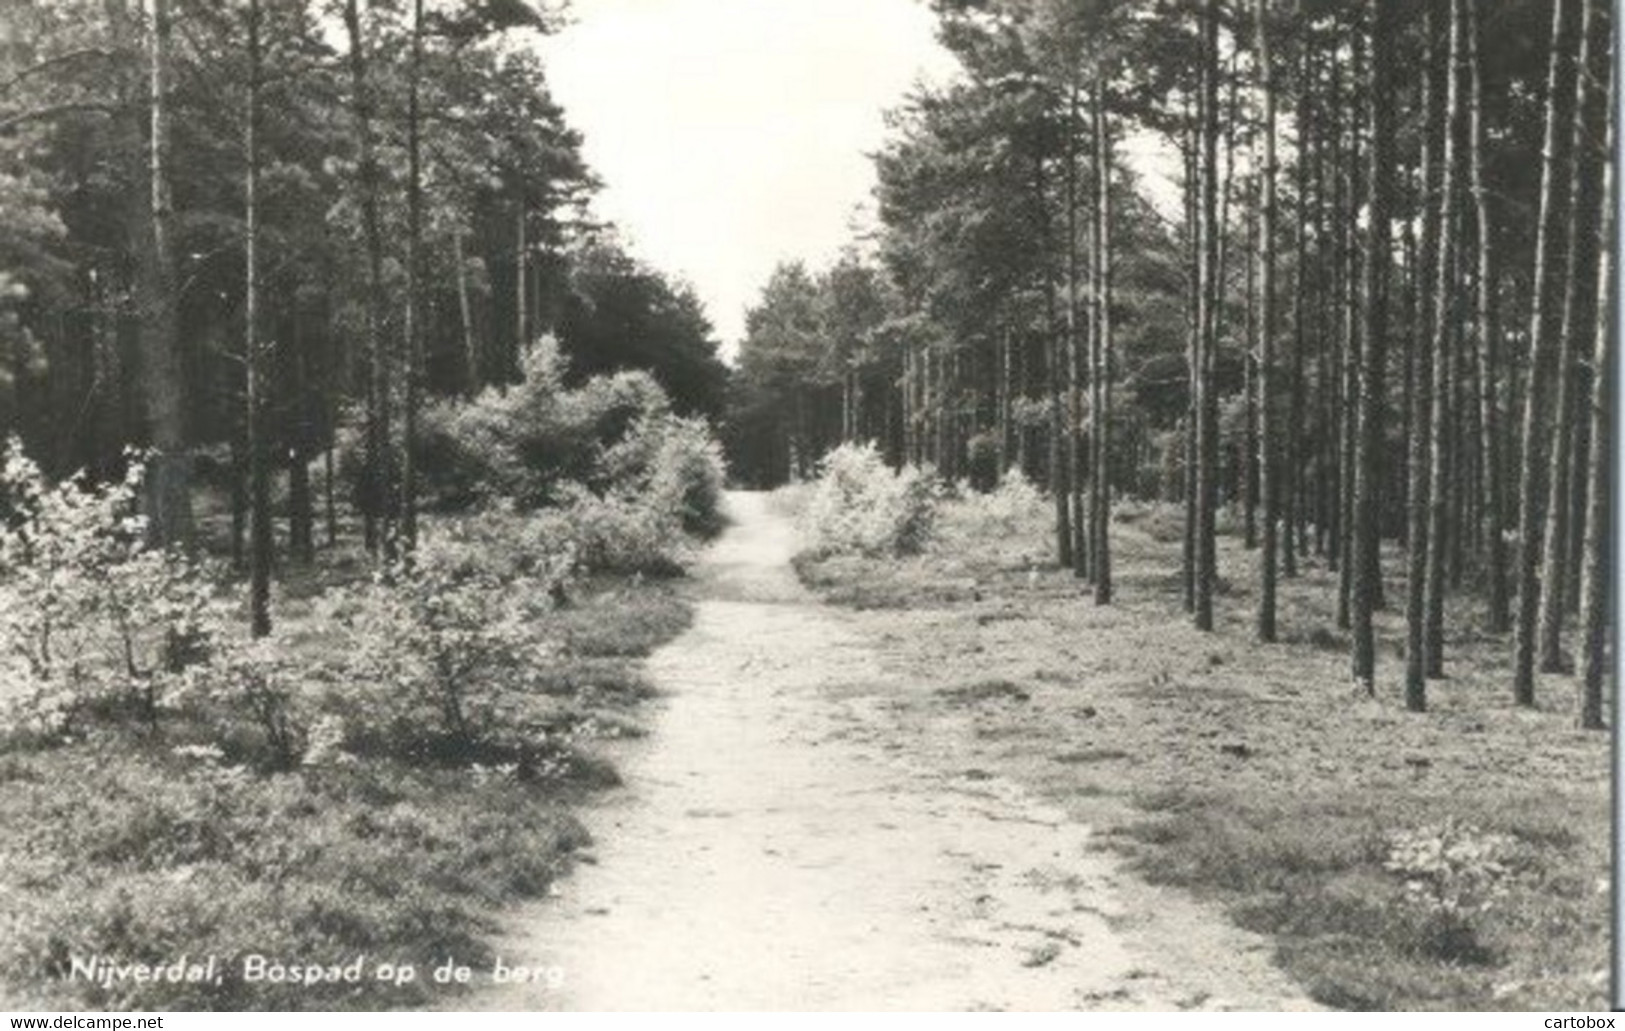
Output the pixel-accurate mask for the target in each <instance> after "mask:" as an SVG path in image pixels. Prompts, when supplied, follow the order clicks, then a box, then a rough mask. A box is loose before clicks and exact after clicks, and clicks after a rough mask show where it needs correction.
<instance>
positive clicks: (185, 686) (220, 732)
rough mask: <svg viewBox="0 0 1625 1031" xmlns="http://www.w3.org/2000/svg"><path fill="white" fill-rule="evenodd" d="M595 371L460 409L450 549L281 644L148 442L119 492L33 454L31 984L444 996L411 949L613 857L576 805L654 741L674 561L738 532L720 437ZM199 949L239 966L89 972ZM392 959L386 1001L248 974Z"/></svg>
mask: <svg viewBox="0 0 1625 1031" xmlns="http://www.w3.org/2000/svg"><path fill="white" fill-rule="evenodd" d="M561 364H562V363H561V362H560V360H559V359H558V358H557V356H556V354H555V353H554V352H553V351H551V349H548V348H546V347H539V348H538V352H537V355H536V356H535V357H534V358H533V359H532V360H530V361H529V362H528V363H527V372H529V373H530V375H529V376H528V377H527V379H526V381H525V382H524V383H522V384H520V385H518V386H516V387H515V388H513V389H510V390H509V391H508V392H507V393H506V394H498V393H496V392H491V393H488V394H486V395H482V396H480V397H479V398H476V399H474V400H473V401H471V402H468V403H466V404H460V405H450V404H448V405H447V406H446V407H445V410H444V411H443V416H444V419H445V422H444V425H445V427H446V429H445V430H444V431H443V435H441V433H440V432H435V433H430V434H426V435H425V439H426V441H428V442H429V443H430V444H431V446H436V445H438V446H444V447H446V448H447V449H448V450H450V449H455V448H457V447H459V446H461V447H463V448H464V449H465V450H464V451H463V452H462V453H463V454H464V455H465V456H466V461H464V462H461V463H459V462H454V461H442V462H437V463H436V465H435V468H437V469H443V470H446V471H447V477H446V482H448V483H455V484H456V485H457V487H456V490H455V491H453V490H448V492H447V495H446V497H447V501H446V502H445V504H444V505H443V507H444V509H445V511H444V512H443V513H441V514H438V515H430V514H427V513H426V514H425V521H424V525H423V527H422V529H421V531H420V539H419V541H418V544H417V547H416V548H415V549H413V551H412V552H411V553H410V555H409V556H403V557H401V558H399V559H397V560H395V561H393V562H389V563H383V564H378V565H367V564H357V565H352V566H351V567H350V570H351V571H350V573H349V575H343V574H342V569H343V568H344V567H343V566H340V567H338V570H336V571H335V572H334V573H332V574H331V575H329V577H328V578H327V582H325V583H313V584H312V585H311V586H310V587H309V589H308V590H305V591H303V592H299V591H293V590H290V591H287V592H285V593H284V595H283V597H282V599H281V601H280V602H279V609H280V611H282V612H283V614H284V615H283V618H282V619H280V620H279V622H278V626H277V627H276V629H275V631H274V632H273V633H271V634H267V635H261V636H256V635H252V634H251V633H249V629H248V627H246V626H245V625H244V624H243V621H242V619H241V618H240V615H239V613H240V611H241V601H240V598H239V597H238V596H236V591H235V590H234V588H233V584H232V581H231V576H230V573H229V569H227V568H225V567H224V566H223V565H222V564H219V563H217V562H214V561H211V560H208V559H192V558H187V557H186V556H184V555H183V554H181V553H179V552H174V551H168V550H165V549H163V548H161V547H157V546H153V545H149V544H148V538H147V535H146V534H145V533H144V529H145V527H144V525H143V524H144V519H143V517H142V516H141V515H140V514H139V506H138V504H137V499H138V497H139V495H140V488H141V484H142V480H143V476H144V473H145V470H144V467H143V465H142V464H141V462H140V461H139V456H134V457H132V461H131V462H130V465H129V467H128V472H127V474H126V476H125V477H124V479H122V480H121V481H119V482H116V483H111V484H106V483H103V484H97V483H94V482H91V481H89V480H88V479H86V478H84V477H76V478H72V479H69V480H65V481H51V480H50V479H48V478H47V477H46V476H45V475H44V474H43V473H41V471H40V470H39V468H38V467H37V466H36V465H35V464H34V463H33V462H32V461H30V460H29V459H28V458H27V457H26V455H25V454H24V453H23V450H22V447H21V445H20V443H19V442H17V441H15V440H13V441H12V442H11V443H10V444H9V445H8V447H7V450H6V465H5V468H4V473H3V480H0V496H3V497H4V498H5V500H6V505H7V510H8V519H7V521H6V523H5V526H4V528H3V529H0V636H3V637H4V639H5V640H6V641H7V643H8V648H7V650H6V654H5V655H4V656H3V658H0V661H3V662H4V668H3V682H4V683H5V685H6V691H5V693H4V696H3V697H0V711H3V712H4V715H5V719H4V723H3V736H0V749H3V753H4V757H3V760H0V778H3V779H4V781H5V782H6V784H7V788H8V790H7V791H6V792H5V795H6V801H5V803H4V814H3V820H4V824H5V826H6V827H7V831H8V834H7V837H6V841H5V844H4V845H3V846H0V851H3V852H4V854H5V859H6V862H5V864H4V871H5V873H4V875H0V893H3V894H5V895H6V896H7V897H10V898H13V899H14V900H16V901H17V905H16V906H14V907H13V909H12V918H11V925H10V928H9V930H10V933H9V935H8V947H7V951H6V953H5V954H4V956H0V977H3V978H4V983H5V986H6V987H5V989H4V990H5V991H6V993H7V994H8V997H9V996H11V995H13V994H14V995H15V997H16V998H18V999H19V1000H25V1001H29V1002H34V1003H39V1004H44V1003H46V1002H47V1001H52V1000H55V1001H71V1002H73V1003H75V1004H82V1005H91V1006H98V1007H100V1006H109V1007H116V1008H123V1007H137V1008H191V1007H200V1008H243V1007H254V1008H263V1007H278V1008H311V1007H320V1008H327V1007H332V1006H339V1007H347V1006H359V1007H366V1008H372V1007H378V1006H412V1005H421V1004H424V1003H425V1002H426V1001H427V1000H428V999H430V998H431V997H432V996H431V993H432V992H433V991H434V990H435V988H434V987H433V986H431V985H426V984H422V983H406V984H394V983H387V982H378V981H376V980H375V979H373V973H374V971H375V968H376V966H377V964H379V963H385V962H387V963H391V964H394V965H395V966H396V968H397V969H399V966H400V965H401V964H412V965H413V966H414V967H415V968H416V969H417V970H418V971H419V975H420V977H421V978H423V979H427V977H428V973H429V971H430V969H431V968H432V966H433V965H434V964H438V963H441V962H444V961H445V960H446V958H447V957H448V956H453V957H456V958H457V960H458V962H460V963H464V964H474V965H476V966H477V965H478V964H479V963H482V962H488V961H489V960H490V958H491V956H490V954H489V952H488V947H487V945H486V944H485V942H486V933H485V932H486V931H487V930H488V928H489V919H490V915H491V911H492V909H493V907H495V906H497V905H499V904H501V903H503V902H505V901H509V900H512V899H515V898H519V897H523V896H526V895H534V894H536V893H538V892H540V891H541V890H542V889H543V888H545V887H546V885H547V884H548V883H549V881H550V880H551V878H552V877H554V876H555V875H557V874H558V873H559V872H560V871H561V870H562V869H563V868H564V866H565V865H566V864H567V863H568V861H569V855H570V853H571V852H572V850H574V849H576V848H578V847H579V846H580V845H582V844H583V841H584V839H583V835H582V833H581V832H580V830H579V829H578V828H577V826H576V825H575V823H574V821H573V820H572V818H571V817H570V815H569V811H568V802H569V800H570V799H571V798H572V797H575V796H577V795H579V793H580V792H581V791H582V790H584V789H586V788H590V787H592V786H593V785H596V784H601V783H604V782H606V780H613V777H614V774H613V771H612V770H609V769H608V768H607V767H606V766H605V765H604V764H603V762H602V761H601V760H599V759H597V758H595V757H594V755H593V742H595V741H597V740H601V739H604V738H609V737H617V736H621V735H624V734H629V733H630V734H636V733H640V732H641V730H640V726H639V723H638V718H637V715H636V704H637V702H638V701H639V700H640V699H642V698H643V697H644V696H645V695H646V693H647V689H646V688H645V687H644V685H643V684H642V682H641V680H640V679H639V677H638V675H637V673H636V670H635V668H634V667H633V666H632V665H631V663H633V662H635V661H636V659H637V658H639V657H641V656H643V655H645V654H647V653H648V651H649V649H650V648H652V647H653V646H654V645H656V644H658V643H660V642H661V641H663V640H665V639H667V638H669V637H670V636H672V635H673V634H674V633H676V632H677V631H678V630H680V629H681V628H682V626H683V625H684V623H685V618H684V610H683V605H682V603H681V602H680V601H679V600H678V599H677V597H676V596H675V594H674V593H673V591H672V589H671V587H670V586H668V585H667V584H665V583H663V582H661V581H659V580H649V579H646V578H645V576H644V574H649V573H669V572H672V571H676V570H678V569H680V564H681V562H682V561H683V560H684V558H685V557H686V555H687V554H688V553H689V551H690V549H691V548H692V545H693V543H694V542H697V541H699V540H701V539H703V538H704V537H705V536H707V535H710V534H714V533H715V532H716V530H717V528H718V527H719V526H720V518H721V516H720V511H719V508H718V505H719V503H720V485H721V482H722V468H721V464H720V461H719V460H718V458H717V452H716V448H715V445H714V444H712V443H711V442H710V440H709V437H708V436H707V434H706V431H705V428H704V426H703V425H702V424H698V423H695V422H692V421H688V420H684V419H681V418H678V417H676V416H674V415H672V414H671V412H670V410H669V406H668V404H667V402H666V399H665V396H664V393H663V391H662V390H661V389H660V388H659V387H658V386H657V385H655V384H654V383H653V382H652V381H651V380H649V379H647V378H646V377H641V376H638V375H636V374H618V375H616V376H614V377H612V378H607V379H593V380H589V381H588V382H586V383H585V384H584V385H583V386H581V387H580V388H579V389H576V388H569V387H566V386H565V385H564V379H563V374H562V373H563V370H562V368H561ZM434 425H436V424H435V423H433V422H431V423H430V426H434ZM476 434H480V435H482V436H479V437H477V438H475V435H476ZM470 438H475V439H477V443H474V442H471V439H470ZM565 441H569V442H570V447H571V450H569V451H566V448H565V445H564V443H563V442H565ZM561 463H562V464H561ZM430 482H435V481H430ZM634 576H635V577H636V579H635V580H634V579H632V577H634ZM289 586H290V588H291V587H293V586H294V585H291V584H290V585H289ZM183 954H184V955H187V956H189V957H191V960H192V961H193V962H204V960H205V958H206V957H209V956H213V957H215V958H216V961H217V963H218V970H219V971H220V972H221V975H222V976H221V980H220V982H219V983H217V984H216V983H182V984H178V985H177V984H170V983H167V982H157V983H154V982H150V981H149V982H144V983H129V982H123V981H120V982H118V983H115V984H110V985H98V984H96V983H94V982H93V981H91V980H87V979H86V978H84V977H83V976H80V977H78V978H75V977H73V962H74V960H76V959H77V960H80V961H81V962H83V963H89V962H91V961H92V960H94V959H95V958H97V957H105V958H108V959H110V960H113V961H116V962H118V963H125V964H128V963H142V962H152V963H172V962H174V961H175V960H176V958H177V957H179V956H181V955H183ZM363 954H365V955H367V956H368V957H369V958H368V959H367V961H366V963H365V966H366V968H367V977H366V978H364V979H363V980H362V982H361V983H360V984H354V983H350V982H345V981H341V982H339V983H337V984H327V985H318V986H315V987H312V986H309V985H293V984H288V983H285V982H283V983H278V982H273V981H269V980H253V979H251V978H249V977H247V976H245V967H244V966H243V964H244V963H245V962H247V961H248V957H250V956H252V955H261V956H267V957H270V958H273V959H278V960H279V961H283V962H292V961H296V960H297V961H298V962H299V963H301V964H316V965H319V966H324V967H325V966H330V965H335V964H337V965H340V966H345V965H348V964H350V963H351V962H352V961H353V960H354V959H355V957H357V956H360V955H363Z"/></svg>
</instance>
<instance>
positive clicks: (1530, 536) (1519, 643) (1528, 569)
mask: <svg viewBox="0 0 1625 1031" xmlns="http://www.w3.org/2000/svg"><path fill="white" fill-rule="evenodd" d="M1573 5H1574V0H1555V2H1554V3H1553V5H1552V37H1551V55H1550V64H1549V66H1548V70H1547V78H1546V128H1545V139H1544V142H1543V144H1542V147H1541V155H1542V156H1541V174H1540V212H1539V216H1538V217H1539V222H1538V228H1537V230H1536V235H1535V260H1534V283H1533V288H1532V298H1531V302H1532V303H1531V304H1530V313H1529V359H1528V370H1529V371H1528V380H1529V381H1528V384H1527V385H1526V387H1525V390H1524V404H1523V433H1522V437H1521V445H1520V455H1519V461H1518V465H1519V473H1520V477H1519V478H1520V487H1519V495H1518V621H1517V634H1516V638H1515V640H1514V642H1513V673H1512V693H1513V699H1514V701H1516V702H1517V703H1518V704H1519V705H1525V706H1532V705H1534V704H1535V643H1536V640H1535V638H1536V629H1537V627H1536V617H1537V615H1538V611H1539V610H1538V603H1539V591H1540V585H1539V583H1538V581H1537V574H1538V572H1539V558H1540V556H1539V552H1538V550H1537V549H1538V546H1539V543H1540V534H1541V518H1542V515H1541V512H1540V509H1539V505H1540V502H1541V501H1542V500H1543V499H1544V497H1545V490H1544V487H1545V483H1546V481H1545V478H1544V475H1545V474H1544V469H1545V463H1546V461H1547V438H1548V433H1547V421H1548V420H1547V419H1546V417H1545V416H1546V403H1547V398H1546V394H1547V388H1548V385H1549V381H1550V379H1551V372H1552V369H1551V365H1552V358H1553V355H1552V353H1551V351H1552V342H1551V332H1550V330H1551V327H1550V326H1549V325H1548V322H1549V320H1550V315H1551V309H1552V300H1553V297H1552V291H1553V287H1554V286H1555V283H1554V282H1553V276H1552V274H1551V273H1552V268H1551V265H1552V262H1551V250H1552V248H1553V246H1554V245H1555V244H1556V235H1557V232H1558V226H1559V224H1560V222H1559V220H1560V217H1561V207H1562V205H1561V202H1560V201H1559V199H1558V197H1557V190H1558V186H1557V182H1558V178H1559V177H1560V176H1561V175H1562V161H1561V155H1560V154H1559V152H1558V147H1559V143H1558V136H1559V133H1560V125H1559V123H1560V120H1561V119H1560V110H1561V105H1560V103H1559V99H1558V98H1559V95H1560V94H1561V93H1562V90H1563V84H1564V82H1565V81H1566V78H1567V73H1566V70H1565V69H1566V65H1567V60H1566V58H1565V55H1564V47H1565V42H1566V40H1567V39H1568V37H1569V35H1570V33H1569V29H1568V22H1569V18H1570V12H1571V9H1572V7H1573Z"/></svg>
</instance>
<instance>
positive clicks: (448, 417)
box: [358, 340, 724, 570]
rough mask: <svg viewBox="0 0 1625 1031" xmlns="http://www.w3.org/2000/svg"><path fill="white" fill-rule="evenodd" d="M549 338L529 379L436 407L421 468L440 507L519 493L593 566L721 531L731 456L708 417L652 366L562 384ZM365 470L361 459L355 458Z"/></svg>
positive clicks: (653, 563)
mask: <svg viewBox="0 0 1625 1031" xmlns="http://www.w3.org/2000/svg"><path fill="white" fill-rule="evenodd" d="M564 370H565V362H564V359H563V358H562V356H560V355H559V353H558V348H557V345H556V344H555V343H554V342H553V341H551V340H543V341H541V342H539V343H538V344H537V345H536V347H535V348H533V349H532V350H531V351H530V352H528V353H527V354H526V356H525V357H524V369H523V372H524V377H525V378H524V381H523V382H521V383H519V384H517V385H515V386H513V387H512V388H510V389H508V390H506V391H498V390H487V391H486V392H484V393H482V394H481V395H480V396H479V397H477V398H475V399H474V400H473V401H472V402H469V403H467V404H455V405H453V404H445V405H440V406H435V407H433V408H431V410H430V411H428V412H427V413H426V414H425V416H424V419H423V423H422V426H421V427H420V433H419V447H420V448H421V450H422V455H421V456H420V462H419V467H420V468H421V469H422V471H423V473H424V475H425V477H426V481H427V483H428V487H429V490H430V491H431V492H432V493H433V494H434V495H435V496H436V498H437V500H438V504H439V506H440V507H442V508H444V509H448V510H455V511H464V510H468V509H470V508H473V507H476V506H481V505H490V504H492V503H510V502H511V503H512V504H513V505H515V506H517V508H518V509H519V510H522V511H540V512H544V513H548V514H547V515H546V516H544V522H546V523H547V525H548V526H549V528H550V531H551V532H552V533H554V534H559V533H563V534H565V536H567V537H568V538H569V539H571V540H576V541H578V543H580V545H581V548H580V550H581V559H582V562H583V563H584V565H586V566H587V567H588V568H594V569H605V570H654V569H669V568H671V567H672V566H674V565H675V563H676V561H677V558H678V552H679V551H680V550H681V547H682V545H683V537H684V535H685V534H686V535H688V536H693V537H701V538H704V537H711V536H715V535H716V534H717V533H719V532H721V529H722V514H721V509H722V490H723V480H724V470H723V462H722V455H721V451H720V449H719V448H718V447H717V445H716V443H715V442H714V441H713V440H712V438H711V434H710V431H709V429H708V427H707V426H706V425H705V424H704V423H703V422H700V421H698V420H694V419H684V418H680V417H678V416H676V415H674V414H672V411H671V404H670V402H669V400H668V399H667V397H666V394H665V391H663V390H662V389H661V387H660V385H659V384H658V383H657V382H655V380H654V379H653V377H651V376H650V375H649V374H648V373H645V372H621V373H616V374H615V375H612V376H596V377H593V378H592V379H589V380H588V381H587V382H586V383H585V384H583V385H582V386H581V387H580V388H579V389H573V390H572V389H568V388H566V387H565V385H564ZM358 468H359V467H358Z"/></svg>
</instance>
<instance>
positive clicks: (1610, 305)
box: [1580, 32, 1618, 730]
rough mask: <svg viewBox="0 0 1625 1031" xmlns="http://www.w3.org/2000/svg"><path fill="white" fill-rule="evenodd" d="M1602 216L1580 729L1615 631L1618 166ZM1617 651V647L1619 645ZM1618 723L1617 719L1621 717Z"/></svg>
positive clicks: (1594, 711) (1609, 175)
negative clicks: (1611, 584) (1611, 497)
mask: <svg viewBox="0 0 1625 1031" xmlns="http://www.w3.org/2000/svg"><path fill="white" fill-rule="evenodd" d="M1609 41H1610V42H1609V57H1610V60H1609V63H1608V69H1609V74H1608V92H1607V98H1608V100H1607V121H1606V125H1607V130H1606V133H1605V146H1604V149H1603V153H1604V154H1607V155H1612V154H1613V153H1614V139H1615V130H1614V121H1615V119H1616V118H1617V108H1618V97H1617V95H1616V90H1617V86H1616V84H1615V77H1616V76H1617V74H1618V73H1617V72H1616V71H1615V70H1614V68H1613V57H1614V53H1615V51H1616V50H1617V49H1618V43H1617V41H1616V37H1615V36H1614V34H1613V33H1611V32H1610V33H1609ZM1602 177H1603V178H1602V212H1601V216H1600V219H1599V226H1600V228H1599V229H1598V232H1597V311H1596V315H1597V329H1596V339H1595V341H1594V342H1593V354H1592V360H1591V390H1592V398H1591V411H1590V413H1589V417H1590V420H1591V440H1590V444H1591V454H1590V459H1589V461H1590V464H1591V475H1590V478H1589V481H1588V482H1587V484H1586V524H1585V525H1586V528H1585V561H1584V564H1583V565H1582V567H1581V570H1582V577H1583V579H1582V582H1581V586H1580V641H1581V645H1580V648H1581V660H1580V661H1581V664H1582V665H1581V678H1580V726H1582V727H1584V728H1586V729H1587V730H1601V729H1603V728H1604V726H1605V723H1604V720H1603V685H1604V680H1605V679H1606V678H1607V675H1608V665H1607V658H1608V657H1607V646H1608V626H1609V622H1610V620H1609V581H1610V576H1609V559H1610V558H1611V556H1610V554H1609V547H1608V542H1609V541H1610V540H1611V539H1612V537H1613V519H1612V511H1611V510H1610V507H1609V504H1608V501H1609V494H1610V491H1611V489H1612V486H1613V478H1612V475H1611V474H1612V473H1613V469H1612V463H1611V462H1610V461H1609V458H1610V450H1611V449H1610V447H1609V443H1610V440H1609V438H1610V436H1611V434H1610V433H1609V430H1610V429H1611V427H1610V425H1609V423H1610V421H1611V420H1610V414H1611V411H1612V406H1611V401H1612V397H1613V385H1614V376H1615V374H1616V369H1615V360H1616V359H1615V350H1614V327H1613V324H1612V323H1613V320H1612V318H1611V317H1610V316H1611V315H1612V314H1613V312H1614V302H1615V297H1616V296H1617V294H1616V287H1617V284H1616V282H1615V280H1614V266H1613V256H1614V246H1615V243H1616V240H1615V219H1616V217H1617V216H1616V214H1615V212H1616V206H1617V204H1618V197H1617V196H1616V191H1617V189H1618V179H1617V177H1616V173H1615V171H1614V162H1613V161H1612V160H1605V161H1604V162H1603V166H1602ZM1616 646H1617V645H1616ZM1616 719H1617V716H1616Z"/></svg>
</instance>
